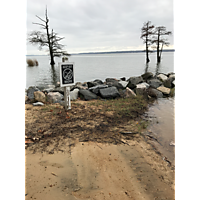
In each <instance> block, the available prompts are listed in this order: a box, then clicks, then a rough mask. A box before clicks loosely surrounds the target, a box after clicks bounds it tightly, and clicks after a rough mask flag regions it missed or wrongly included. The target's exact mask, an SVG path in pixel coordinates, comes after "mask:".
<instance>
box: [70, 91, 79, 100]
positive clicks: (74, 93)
mask: <svg viewBox="0 0 200 200" xmlns="http://www.w3.org/2000/svg"><path fill="white" fill-rule="evenodd" d="M78 92H79V89H78V88H76V89H74V90H73V91H71V92H70V100H76V99H77V98H78Z"/></svg>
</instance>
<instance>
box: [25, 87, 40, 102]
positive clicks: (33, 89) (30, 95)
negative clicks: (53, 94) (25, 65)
mask: <svg viewBox="0 0 200 200" xmlns="http://www.w3.org/2000/svg"><path fill="white" fill-rule="evenodd" d="M36 91H40V90H39V89H38V88H37V87H35V86H30V87H29V88H28V90H27V96H28V98H29V99H30V100H33V99H34V98H35V97H34V92H36Z"/></svg>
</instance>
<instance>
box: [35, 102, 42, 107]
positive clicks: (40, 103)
mask: <svg viewBox="0 0 200 200" xmlns="http://www.w3.org/2000/svg"><path fill="white" fill-rule="evenodd" d="M33 105H34V106H43V105H44V104H43V103H42V102H36V103H33Z"/></svg>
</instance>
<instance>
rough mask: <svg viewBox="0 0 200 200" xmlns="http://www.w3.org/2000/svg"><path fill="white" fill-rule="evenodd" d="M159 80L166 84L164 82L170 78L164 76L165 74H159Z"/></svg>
mask: <svg viewBox="0 0 200 200" xmlns="http://www.w3.org/2000/svg"><path fill="white" fill-rule="evenodd" d="M157 78H158V79H159V80H160V81H162V82H164V81H166V80H167V79H168V77H167V76H166V75H164V74H158V75H157Z"/></svg>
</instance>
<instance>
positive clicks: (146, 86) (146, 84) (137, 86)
mask: <svg viewBox="0 0 200 200" xmlns="http://www.w3.org/2000/svg"><path fill="white" fill-rule="evenodd" d="M136 88H144V89H147V88H149V84H148V83H145V82H144V83H139V84H137V85H136Z"/></svg>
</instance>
